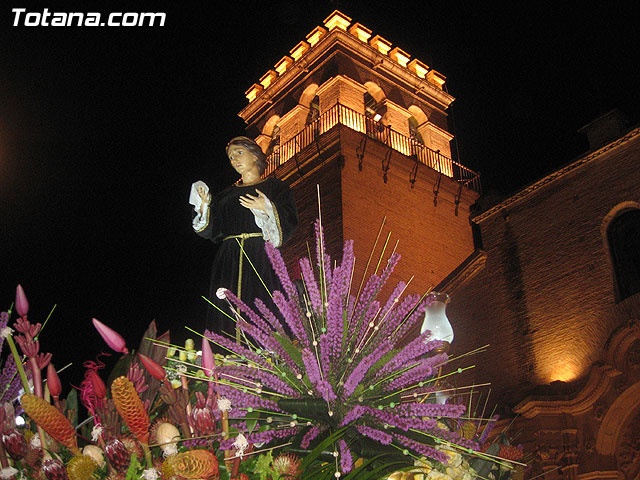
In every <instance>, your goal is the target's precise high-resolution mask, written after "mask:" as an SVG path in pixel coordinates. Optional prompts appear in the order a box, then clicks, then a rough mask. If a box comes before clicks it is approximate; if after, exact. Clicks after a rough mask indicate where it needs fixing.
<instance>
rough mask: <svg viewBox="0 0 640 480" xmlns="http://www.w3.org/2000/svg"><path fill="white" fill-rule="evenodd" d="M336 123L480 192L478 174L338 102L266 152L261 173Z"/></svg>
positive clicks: (272, 168)
mask: <svg viewBox="0 0 640 480" xmlns="http://www.w3.org/2000/svg"><path fill="white" fill-rule="evenodd" d="M336 125H344V126H346V127H348V128H350V129H352V130H355V131H356V132H360V133H363V134H365V135H367V136H369V137H370V138H372V139H374V140H376V141H379V142H381V143H384V144H385V145H388V146H389V147H391V148H392V149H393V150H395V151H397V152H399V153H401V154H403V155H406V156H407V157H410V158H413V159H414V160H415V161H417V162H420V163H421V164H423V165H426V166H427V167H429V168H432V169H433V170H435V171H437V172H440V173H442V174H443V175H446V176H447V177H450V178H452V179H454V180H456V181H457V182H459V183H461V184H463V185H465V186H466V187H468V188H470V189H472V190H474V191H476V192H480V174H478V173H476V172H474V171H473V170H470V169H468V168H467V167H465V166H463V165H460V164H459V163H458V162H456V161H454V160H452V159H451V158H449V157H446V156H445V155H442V154H441V153H440V152H438V151H436V150H432V149H430V148H428V147H426V146H425V145H423V144H421V143H420V142H418V141H416V140H415V139H413V138H410V137H407V136H405V135H402V134H400V133H398V132H396V131H395V130H393V129H392V128H391V127H387V126H385V125H383V124H382V123H380V122H377V121H375V120H374V119H373V118H370V117H367V116H366V115H363V114H361V113H358V112H356V111H354V110H352V109H350V108H348V107H345V106H344V105H340V104H336V105H335V106H333V107H332V108H331V109H330V110H328V111H326V112H325V113H323V114H322V115H320V116H319V117H318V118H317V119H315V120H314V121H313V122H312V123H310V124H308V125H307V126H305V128H304V129H303V130H301V131H300V132H299V133H298V134H297V135H296V136H295V137H293V138H292V139H290V140H288V141H287V142H286V143H284V144H282V145H280V148H279V150H278V151H277V152H274V153H272V154H271V155H269V157H268V158H267V163H268V164H267V170H266V172H265V173H266V174H270V173H272V172H274V171H275V170H276V169H277V168H278V167H279V166H281V165H283V164H284V163H285V162H287V161H288V160H290V159H292V158H294V156H295V155H296V154H297V153H298V152H300V151H302V150H303V149H304V148H305V147H307V146H308V145H310V144H311V143H313V142H314V140H315V139H316V138H317V137H318V136H320V135H322V134H324V133H326V132H328V131H329V130H331V129H332V128H333V127H335V126H336Z"/></svg>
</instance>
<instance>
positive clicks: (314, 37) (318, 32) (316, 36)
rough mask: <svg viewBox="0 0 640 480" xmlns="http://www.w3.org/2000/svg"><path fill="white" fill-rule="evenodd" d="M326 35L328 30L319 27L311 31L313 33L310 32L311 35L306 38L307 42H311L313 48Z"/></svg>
mask: <svg viewBox="0 0 640 480" xmlns="http://www.w3.org/2000/svg"><path fill="white" fill-rule="evenodd" d="M326 34H327V29H326V28H323V27H320V26H318V27H316V28H314V29H313V30H311V32H309V34H308V35H307V37H306V38H307V42H309V45H311V46H312V47H313V46H315V44H316V43H318V42H319V41H320V39H321V38H322V37H324V36H325V35H326Z"/></svg>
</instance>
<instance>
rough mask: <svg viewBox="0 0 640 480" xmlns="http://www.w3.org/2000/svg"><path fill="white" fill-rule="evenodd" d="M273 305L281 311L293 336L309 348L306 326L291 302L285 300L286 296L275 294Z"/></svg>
mask: <svg viewBox="0 0 640 480" xmlns="http://www.w3.org/2000/svg"><path fill="white" fill-rule="evenodd" d="M273 303H275V304H276V306H277V307H278V308H279V309H280V312H281V313H282V316H283V317H284V320H285V321H286V322H287V325H289V328H290V329H291V332H292V333H293V335H294V336H295V337H296V338H297V339H298V340H300V342H301V343H302V344H303V345H305V346H307V345H308V344H309V340H308V339H307V335H306V332H305V331H304V326H303V325H302V322H301V321H300V317H299V316H298V312H297V311H296V310H295V309H294V308H292V305H291V303H290V302H287V300H286V299H285V298H284V295H282V293H280V292H273Z"/></svg>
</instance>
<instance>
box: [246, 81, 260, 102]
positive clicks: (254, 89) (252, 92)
mask: <svg viewBox="0 0 640 480" xmlns="http://www.w3.org/2000/svg"><path fill="white" fill-rule="evenodd" d="M262 90H263V88H262V85H258V84H257V83H254V84H253V85H251V87H250V88H249V90H247V91H246V92H244V96H245V97H247V100H249V102H253V101H254V100H255V99H256V97H257V96H258V94H259V93H260V92H261V91H262Z"/></svg>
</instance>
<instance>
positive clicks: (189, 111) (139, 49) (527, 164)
mask: <svg viewBox="0 0 640 480" xmlns="http://www.w3.org/2000/svg"><path fill="white" fill-rule="evenodd" d="M216 3H217V2H215V3H214V2H209V1H206V2H205V1H203V2H181V3H180V4H179V5H178V2H109V3H106V2H100V3H96V5H94V6H93V7H91V6H88V5H89V4H88V3H87V2H77V3H74V2H68V1H56V2H50V4H49V5H46V6H47V7H48V8H49V10H50V11H67V12H69V11H83V12H87V11H100V12H102V13H103V14H104V15H106V14H108V13H109V12H111V11H134V12H145V11H151V12H165V13H166V15H167V16H166V24H165V26H164V27H127V28H125V27H120V28H108V27H102V28H101V27H94V28H90V27H57V28H54V27H24V26H19V27H14V26H12V25H13V21H14V14H13V13H12V12H11V8H12V7H21V6H25V5H24V2H10V3H9V4H7V3H5V4H3V6H2V7H0V308H1V309H5V308H8V307H9V305H10V303H11V302H12V301H13V296H14V293H15V286H16V284H17V283H21V284H22V285H23V286H24V288H25V290H26V292H27V295H28V297H29V300H30V303H31V306H32V309H31V314H30V318H31V319H32V320H33V321H36V320H42V319H43V318H44V317H45V316H46V314H47V313H48V311H49V310H50V309H51V307H52V306H53V304H56V303H57V304H58V307H57V309H56V311H55V313H54V315H53V318H52V320H51V321H50V324H49V325H48V326H47V328H46V330H45V332H44V333H43V335H42V339H41V345H42V349H43V350H44V351H51V352H53V353H54V362H55V363H56V365H63V364H66V363H67V362H70V361H73V362H75V363H76V364H79V363H81V362H82V361H84V360H86V359H90V358H93V357H95V355H96V354H97V353H99V351H100V350H101V349H103V348H104V347H103V345H102V343H101V341H100V339H99V337H98V336H97V334H96V333H95V331H94V330H93V328H92V327H91V325H90V322H89V320H90V318H91V317H96V318H99V319H100V320H102V321H103V322H105V323H107V324H108V325H111V326H113V327H114V328H116V329H119V330H121V333H123V335H124V336H125V337H126V338H127V340H128V343H129V346H130V347H135V346H136V345H137V343H138V342H139V339H140V338H141V336H142V333H143V331H144V330H145V328H146V326H147V324H148V323H149V322H150V321H151V320H152V319H154V318H155V319H157V321H158V323H159V326H160V328H161V329H162V330H164V329H167V328H182V325H184V324H185V323H188V322H189V320H190V319H191V318H193V317H194V316H197V315H202V314H203V312H204V310H205V306H204V302H203V301H202V300H201V299H200V295H202V294H205V293H206V292H207V289H208V277H209V273H210V264H211V260H212V258H213V254H214V247H213V246H212V244H210V243H208V242H206V241H204V240H202V239H200V238H199V237H197V236H196V235H194V234H193V232H192V230H191V225H190V219H191V214H190V206H189V205H188V203H187V199H188V193H189V187H190V184H191V183H192V182H193V181H195V180H198V179H203V180H205V181H206V182H207V183H209V185H210V186H211V187H212V188H213V189H215V190H217V189H220V188H222V187H223V186H226V185H228V184H230V183H231V182H232V181H234V180H235V178H236V177H235V174H234V172H233V171H232V169H231V167H230V166H229V163H228V161H227V159H226V157H225V155H224V146H225V144H226V142H227V141H228V139H229V138H231V137H233V136H236V135H239V134H243V133H244V124H243V121H242V120H241V119H240V118H239V117H237V113H238V112H239V111H240V110H241V109H242V108H243V107H244V106H245V105H246V103H247V101H246V99H245V97H244V92H245V91H246V90H247V89H248V88H249V87H250V86H251V84H253V83H254V82H256V81H257V80H258V79H259V77H261V76H262V75H263V74H264V73H265V72H266V71H267V70H268V69H269V68H272V66H273V65H274V64H275V63H276V62H277V61H278V60H279V59H280V58H281V57H282V56H283V55H285V54H287V53H288V51H289V50H290V49H291V48H292V47H293V46H294V45H296V44H297V43H298V42H299V41H300V40H303V39H304V38H305V36H306V34H307V33H309V32H310V31H311V30H312V29H313V28H314V27H315V26H317V25H320V24H322V20H323V19H324V18H325V17H326V16H327V15H329V14H330V13H331V12H332V11H333V10H334V9H335V8H338V9H340V10H341V11H343V12H344V13H346V14H347V15H349V16H351V17H352V18H353V20H354V21H357V22H360V23H362V24H363V25H365V26H366V27H368V28H370V29H371V30H373V33H374V35H375V34H379V35H381V36H382V37H384V38H386V39H388V40H389V41H391V42H392V43H393V44H394V45H396V46H399V47H400V48H402V49H403V50H405V51H406V52H408V53H409V54H411V56H412V57H413V58H418V59H420V60H422V61H423V62H424V63H426V64H428V65H430V66H432V67H433V68H435V69H437V70H438V71H439V72H441V73H443V74H444V75H446V76H447V85H446V87H447V91H448V92H449V93H450V94H451V95H453V96H454V97H456V101H455V102H454V103H453V104H452V107H451V108H450V112H449V113H450V118H451V119H452V121H453V122H452V125H451V126H452V129H453V133H454V134H455V135H456V140H455V143H454V145H453V148H454V150H457V154H456V155H457V157H458V159H459V161H460V162H461V163H462V164H464V165H465V166H467V167H470V168H472V169H474V170H476V171H480V172H481V174H482V182H483V188H484V191H485V192H487V193H490V194H491V195H492V196H495V195H505V194H508V193H512V192H514V191H515V190H517V189H519V188H521V187H522V186H524V185H526V184H527V183H530V182H532V181H534V180H536V179H537V178H540V177H541V176H543V175H544V174H545V173H548V172H549V171H551V170H553V169H555V168H557V167H558V166H560V165H562V164H564V163H567V162H568V161H570V160H571V159H572V158H574V157H575V156H576V155H578V154H580V153H581V152H584V151H585V150H586V149H587V145H586V142H585V141H584V140H583V139H582V138H581V137H580V135H579V134H578V133H577V130H578V128H580V127H581V126H583V125H585V124H586V123H588V122H590V121H591V120H593V119H594V118H596V117H598V116H600V115H602V114H604V113H606V112H608V111H609V110H611V109H612V108H615V107H618V108H620V109H622V110H623V111H624V112H625V113H626V114H627V116H628V117H629V119H630V120H631V121H632V123H637V122H638V119H639V117H640V115H639V114H640V93H639V91H640V88H639V82H638V80H639V79H638V75H637V69H638V67H637V65H638V60H640V55H639V53H638V50H639V48H638V47H639V45H640V42H639V41H638V40H639V39H638V33H637V30H638V28H637V25H635V23H637V22H636V20H637V19H638V16H637V15H636V12H635V11H633V10H631V9H629V10H625V9H624V8H623V7H622V6H620V5H616V4H617V3H620V4H625V5H626V4H627V2H608V4H607V5H606V6H604V5H603V6H602V7H599V8H597V7H596V8H592V7H590V8H586V7H581V8H578V5H579V4H578V3H577V2H576V3H575V4H572V5H571V7H568V6H558V4H559V3H562V4H563V5H564V4H566V3H569V2H511V4H510V5H509V6H508V7H507V8H506V9H505V8H504V7H501V8H497V7H496V8H493V7H491V6H486V5H484V2H470V1H469V2H455V1H453V2H431V1H420V2H408V1H399V2H391V1H387V2H349V1H343V2H335V1H334V2H329V1H317V2H310V1H307V0H302V1H298V2H278V1H276V2H227V4H222V3H221V4H220V5H224V6H217V7H214V6H213V5H214V4H216ZM481 3H482V4H481ZM488 3H491V2H488ZM628 3H629V5H630V4H631V3H632V2H628ZM520 4H522V5H520ZM372 5H377V6H375V7H373V6H372ZM524 5H527V6H524ZM25 8H27V11H38V12H42V10H43V6H25ZM65 380H67V381H69V380H72V381H75V382H76V383H77V382H78V380H77V377H74V378H71V379H70V378H67V379H65Z"/></svg>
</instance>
